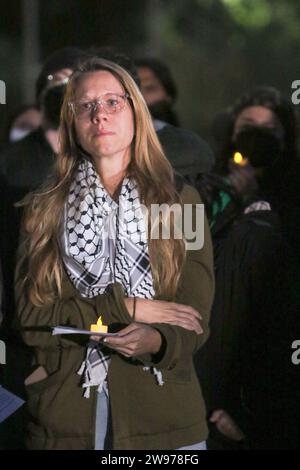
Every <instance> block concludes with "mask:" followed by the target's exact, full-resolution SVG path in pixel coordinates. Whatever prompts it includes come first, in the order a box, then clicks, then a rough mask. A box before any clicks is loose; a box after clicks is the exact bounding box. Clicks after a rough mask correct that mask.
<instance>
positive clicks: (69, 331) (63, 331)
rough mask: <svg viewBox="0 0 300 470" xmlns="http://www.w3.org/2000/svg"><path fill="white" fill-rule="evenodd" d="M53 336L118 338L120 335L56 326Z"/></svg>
mask: <svg viewBox="0 0 300 470" xmlns="http://www.w3.org/2000/svg"><path fill="white" fill-rule="evenodd" d="M52 335H89V336H118V333H102V332H100V331H89V330H80V329H78V328H71V327H69V326H55V327H53V329H52Z"/></svg>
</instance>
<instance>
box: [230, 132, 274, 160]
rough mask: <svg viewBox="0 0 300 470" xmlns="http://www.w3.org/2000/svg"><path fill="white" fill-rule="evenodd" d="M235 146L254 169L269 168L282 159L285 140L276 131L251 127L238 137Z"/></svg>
mask: <svg viewBox="0 0 300 470" xmlns="http://www.w3.org/2000/svg"><path fill="white" fill-rule="evenodd" d="M234 146H235V150H236V151H238V152H240V153H241V154H242V155H243V157H246V158H247V159H248V160H249V162H250V163H251V165H252V166H253V167H254V168H267V167H269V166H273V165H274V164H275V163H276V162H277V161H278V160H279V158H280V157H281V155H282V150H283V140H282V137H281V136H280V135H279V134H278V132H276V130H274V129H268V128H266V127H254V126H253V127H250V126H249V127H247V128H245V129H242V130H241V131H240V132H239V133H238V134H237V135H236V137H235V139H234Z"/></svg>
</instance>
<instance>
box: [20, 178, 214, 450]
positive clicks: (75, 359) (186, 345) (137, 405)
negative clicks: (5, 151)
mask: <svg viewBox="0 0 300 470" xmlns="http://www.w3.org/2000/svg"><path fill="white" fill-rule="evenodd" d="M181 197H182V200H183V203H186V204H188V203H190V204H197V203H199V204H200V203H201V200H200V198H199V195H198V193H197V192H196V191H195V190H194V189H193V188H191V187H190V186H186V185H185V186H184V187H183V190H182V193H181ZM204 237H205V238H204V241H205V243H204V247H203V248H202V249H201V250H194V251H188V252H187V257H186V261H185V265H184V267H183V272H182V275H181V279H180V283H179V287H178V291H177V295H176V299H175V300H176V302H179V303H182V304H186V305H191V306H192V307H194V308H195V309H197V310H198V311H199V312H200V313H201V315H202V318H203V319H202V321H201V324H202V327H203V329H204V333H203V334H202V335H197V334H196V333H195V332H193V331H188V330H185V329H183V328H181V327H178V326H173V325H167V324H152V326H153V327H154V328H156V329H157V330H158V331H159V332H160V333H161V335H162V336H163V338H164V340H165V341H164V343H165V349H164V353H163V355H161V357H160V358H159V359H158V358H157V356H156V357H154V356H152V355H150V354H146V355H143V356H141V357H138V358H135V359H132V358H130V359H128V358H125V357H124V356H122V355H119V354H117V353H116V352H112V353H111V362H110V366H109V371H108V386H109V393H110V403H111V414H112V428H113V448H114V449H144V450H146V449H176V448H179V447H182V446H186V445H190V444H194V443H196V442H199V441H202V440H205V439H206V437H207V425H206V413H205V406H204V402H203V398H202V393H201V389H200V386H199V383H198V380H197V378H196V374H195V371H194V367H193V362H192V356H193V353H195V351H196V350H197V349H198V348H200V347H201V346H202V345H203V343H204V342H205V341H206V339H207V336H208V320H209V314H210V308H211V304H212V299H213V292H214V278H213V257H212V246H211V238H210V233H209V229H208V226H207V223H206V221H205V235H204ZM21 277H22V276H21V274H20V273H17V274H16V300H17V312H18V320H17V321H18V327H19V328H20V330H21V333H22V337H23V339H24V342H25V343H26V344H27V345H29V346H32V347H33V348H34V350H35V364H37V365H43V366H44V367H45V369H46V371H47V373H48V374H49V376H48V377H47V378H45V379H43V380H41V381H39V382H36V383H33V384H31V385H29V386H28V387H27V391H28V403H27V405H28V411H29V414H30V423H29V428H28V438H27V445H28V448H31V449H93V448H94V442H95V419H96V399H97V391H96V387H92V388H91V396H90V398H88V399H87V398H84V397H83V389H82V378H81V377H80V376H79V375H78V374H77V371H78V369H79V367H80V365H81V363H82V361H83V360H84V358H85V355H86V341H87V339H86V337H82V336H76V337H74V336H73V335H71V336H68V335H66V336H59V335H58V336H52V334H51V329H50V328H49V327H51V326H55V325H69V326H74V327H78V328H85V329H89V328H90V325H91V324H92V323H96V321H97V319H98V317H99V315H100V314H101V315H103V319H104V323H105V324H107V325H109V327H110V328H116V327H118V326H122V327H124V326H125V325H128V324H130V323H131V322H132V321H133V320H132V317H131V316H130V314H129V312H128V311H127V309H126V306H125V303H124V293H123V290H122V287H121V285H119V284H113V285H111V286H109V288H108V289H107V290H106V292H105V293H104V294H103V295H98V296H97V297H94V298H92V299H87V298H83V297H81V296H80V294H79V293H78V292H77V291H76V290H75V288H74V287H73V285H72V284H71V282H70V281H69V279H68V277H67V275H65V277H64V279H63V285H62V294H61V296H60V298H59V299H57V301H56V302H55V303H54V304H52V305H50V306H45V307H36V306H34V305H32V304H31V303H30V302H29V301H28V299H27V294H26V292H24V289H22V288H21V287H20V286H21ZM155 360H156V362H154V361H155ZM145 365H146V366H152V365H155V367H156V368H157V369H160V370H161V371H162V374H163V380H164V385H163V386H159V385H158V384H157V382H156V379H155V377H154V376H153V375H152V374H151V373H150V372H145V371H143V367H144V366H145Z"/></svg>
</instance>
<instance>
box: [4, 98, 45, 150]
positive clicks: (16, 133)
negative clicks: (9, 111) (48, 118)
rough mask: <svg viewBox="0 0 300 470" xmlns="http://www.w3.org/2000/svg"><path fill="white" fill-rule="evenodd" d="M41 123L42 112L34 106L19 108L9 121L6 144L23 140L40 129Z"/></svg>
mask: <svg viewBox="0 0 300 470" xmlns="http://www.w3.org/2000/svg"><path fill="white" fill-rule="evenodd" d="M41 123H42V118H41V112H40V110H39V109H38V108H37V106H35V105H34V104H28V105H24V106H22V107H21V108H18V109H17V110H16V111H15V112H14V113H13V115H12V116H11V117H10V119H9V122H8V125H7V130H6V139H5V140H6V142H7V143H8V142H17V141H18V140H21V139H23V138H24V137H26V136H27V135H28V134H30V132H32V131H34V130H35V129H37V128H38V127H40V125H41Z"/></svg>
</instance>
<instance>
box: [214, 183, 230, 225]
mask: <svg viewBox="0 0 300 470" xmlns="http://www.w3.org/2000/svg"><path fill="white" fill-rule="evenodd" d="M219 196H220V198H219V200H218V201H214V202H213V205H212V216H211V220H210V224H209V225H210V228H212V227H213V226H214V225H215V223H216V220H217V217H218V215H219V214H220V213H221V212H223V211H224V209H225V208H226V207H227V206H228V204H229V203H230V202H231V197H230V195H229V194H228V193H226V192H225V191H220V193H219Z"/></svg>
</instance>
